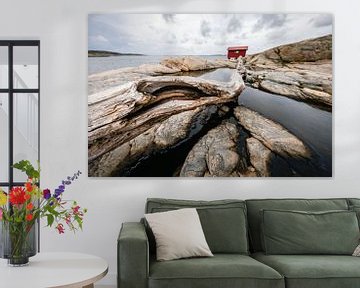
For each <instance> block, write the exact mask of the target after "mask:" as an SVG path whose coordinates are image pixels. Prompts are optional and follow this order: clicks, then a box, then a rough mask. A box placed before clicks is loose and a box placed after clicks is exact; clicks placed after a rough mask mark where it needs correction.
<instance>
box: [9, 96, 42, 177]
mask: <svg viewBox="0 0 360 288" xmlns="http://www.w3.org/2000/svg"><path fill="white" fill-rule="evenodd" d="M38 109H39V97H38V94H34V93H18V94H14V129H13V131H14V163H15V162H18V161H20V160H24V159H26V160H29V161H30V162H31V163H32V164H33V165H34V166H35V165H37V160H38V148H39V143H38V136H39V119H38ZM13 171H14V181H15V182H22V181H25V180H26V175H24V173H21V172H19V171H18V170H16V169H14V170H13Z"/></svg>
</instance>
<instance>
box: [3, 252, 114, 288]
mask: <svg viewBox="0 0 360 288" xmlns="http://www.w3.org/2000/svg"><path fill="white" fill-rule="evenodd" d="M107 272H108V264H107V262H106V261H105V260H104V259H102V258H100V257H97V256H93V255H87V254H80V253H68V252H64V253H60V252H57V253H38V254H37V255H35V256H34V257H31V258H30V261H29V265H28V266H23V267H9V266H8V265H7V260H5V259H1V260H0V287H1V288H55V287H56V288H85V287H86V288H93V287H94V283H95V282H96V281H98V280H100V279H101V278H103V277H104V276H105V275H106V273H107Z"/></svg>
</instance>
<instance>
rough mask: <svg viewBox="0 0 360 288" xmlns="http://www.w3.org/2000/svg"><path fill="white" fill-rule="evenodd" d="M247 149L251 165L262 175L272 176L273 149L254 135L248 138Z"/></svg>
mask: <svg viewBox="0 0 360 288" xmlns="http://www.w3.org/2000/svg"><path fill="white" fill-rule="evenodd" d="M246 144H247V149H248V151H249V157H250V162H251V165H252V166H253V167H254V168H255V170H256V172H257V175H258V176H261V177H269V176H270V169H269V165H270V161H271V154H272V153H271V150H269V149H268V148H266V147H265V146H264V145H263V144H262V143H261V142H260V141H259V140H257V139H256V138H254V137H250V138H248V139H246Z"/></svg>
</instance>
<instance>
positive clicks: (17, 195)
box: [9, 187, 26, 205]
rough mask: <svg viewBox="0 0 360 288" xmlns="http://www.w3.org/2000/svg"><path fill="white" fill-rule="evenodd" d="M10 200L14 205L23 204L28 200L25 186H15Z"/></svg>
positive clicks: (10, 194)
mask: <svg viewBox="0 0 360 288" xmlns="http://www.w3.org/2000/svg"><path fill="white" fill-rule="evenodd" d="M9 201H10V204H12V205H21V204H24V203H25V201H26V198H25V189H24V188H23V187H13V188H12V189H11V191H10V193H9Z"/></svg>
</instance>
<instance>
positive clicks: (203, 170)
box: [180, 121, 256, 177]
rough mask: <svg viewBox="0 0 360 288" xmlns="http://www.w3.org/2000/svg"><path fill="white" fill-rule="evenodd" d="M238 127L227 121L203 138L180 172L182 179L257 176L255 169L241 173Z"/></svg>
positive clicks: (191, 152) (193, 149)
mask: <svg viewBox="0 0 360 288" xmlns="http://www.w3.org/2000/svg"><path fill="white" fill-rule="evenodd" d="M238 138H239V130H238V127H237V126H236V125H235V124H233V123H230V122H228V121H225V122H224V123H222V124H220V125H219V126H217V127H215V128H214V129H212V130H210V131H209V132H208V133H207V134H206V135H205V136H203V137H202V138H201V139H200V140H199V141H198V142H197V143H196V144H195V145H194V147H193V148H192V150H191V151H190V153H189V154H188V156H187V158H186V160H185V162H184V164H183V167H182V169H181V172H180V176H182V177H229V176H230V177H231V176H234V177H238V176H242V173H243V174H246V176H256V174H255V173H254V169H252V171H251V169H249V170H246V171H241V170H242V169H240V165H241V157H242V156H241V155H239V154H238V150H237V143H238Z"/></svg>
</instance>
